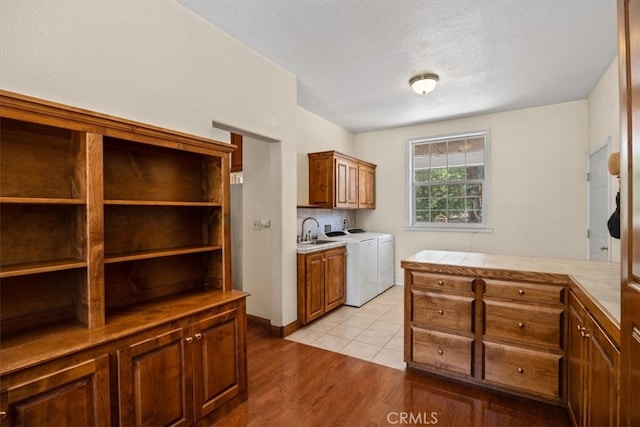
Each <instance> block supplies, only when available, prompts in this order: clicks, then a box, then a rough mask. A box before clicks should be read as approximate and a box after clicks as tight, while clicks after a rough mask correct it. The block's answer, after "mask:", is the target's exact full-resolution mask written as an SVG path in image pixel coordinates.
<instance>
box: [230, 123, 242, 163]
mask: <svg viewBox="0 0 640 427" xmlns="http://www.w3.org/2000/svg"><path fill="white" fill-rule="evenodd" d="M231 143H232V144H233V145H235V146H236V149H235V150H233V151H232V152H231V172H242V135H238V134H237V133H231Z"/></svg>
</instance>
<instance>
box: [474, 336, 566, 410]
mask: <svg viewBox="0 0 640 427" xmlns="http://www.w3.org/2000/svg"><path fill="white" fill-rule="evenodd" d="M561 365H562V356H561V355H559V354H552V353H546V352H539V351H534V350H527V349H523V348H518V347H511V346H508V345H502V344H496V343H490V342H485V343H484V376H483V379H484V380H485V381H489V382H492V383H495V384H500V385H504V386H507V387H510V388H515V389H520V390H523V391H528V392H532V393H536V394H539V395H543V396H547V397H553V398H561V396H560V384H561V381H560V372H561Z"/></svg>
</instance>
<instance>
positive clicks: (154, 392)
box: [117, 329, 193, 426]
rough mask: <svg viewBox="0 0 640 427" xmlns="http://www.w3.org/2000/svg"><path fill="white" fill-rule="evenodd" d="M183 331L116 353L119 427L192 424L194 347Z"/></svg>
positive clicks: (142, 342)
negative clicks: (192, 364) (192, 363)
mask: <svg viewBox="0 0 640 427" xmlns="http://www.w3.org/2000/svg"><path fill="white" fill-rule="evenodd" d="M185 344H188V343H187V342H186V341H185V336H184V329H175V330H173V331H171V332H168V333H166V334H164V335H159V336H157V337H154V338H151V339H148V340H144V341H141V342H138V343H135V344H133V345H131V346H128V347H125V348H122V349H120V350H118V351H117V358H118V388H119V396H120V425H122V426H183V425H189V424H191V423H192V422H193V400H192V399H191V396H192V390H193V378H192V369H191V350H192V346H191V345H185Z"/></svg>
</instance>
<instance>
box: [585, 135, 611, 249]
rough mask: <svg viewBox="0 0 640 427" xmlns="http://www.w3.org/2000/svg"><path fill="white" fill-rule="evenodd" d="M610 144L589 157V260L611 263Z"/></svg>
mask: <svg viewBox="0 0 640 427" xmlns="http://www.w3.org/2000/svg"><path fill="white" fill-rule="evenodd" d="M608 156H609V146H608V144H607V145H605V146H603V147H602V148H600V149H599V150H598V151H596V152H594V153H592V154H591V155H590V156H589V259H590V260H592V261H610V260H611V251H610V250H609V247H610V241H611V238H610V237H609V229H608V228H607V220H608V219H609V217H610V216H611V214H612V213H613V209H612V208H611V204H610V201H609V200H610V199H609V179H610V178H609V173H608V171H607V160H608Z"/></svg>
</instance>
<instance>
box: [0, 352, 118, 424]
mask: <svg viewBox="0 0 640 427" xmlns="http://www.w3.org/2000/svg"><path fill="white" fill-rule="evenodd" d="M63 364H64V360H63V361H62V364H60V367H59V369H54V370H52V372H48V373H46V374H44V375H42V374H41V373H39V374H37V375H34V378H33V379H32V380H30V381H26V382H24V383H20V384H16V385H12V386H10V387H9V388H8V389H3V390H2V391H0V402H1V407H2V409H1V410H2V412H3V415H4V418H3V419H2V426H25V427H26V426H34V427H36V426H47V425H49V426H109V425H110V412H109V410H110V409H109V407H110V403H109V402H110V400H109V356H108V355H104V356H100V357H97V358H95V359H90V360H87V361H86V362H82V363H79V364H75V365H73V366H65V365H63ZM27 376H28V375H27Z"/></svg>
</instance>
